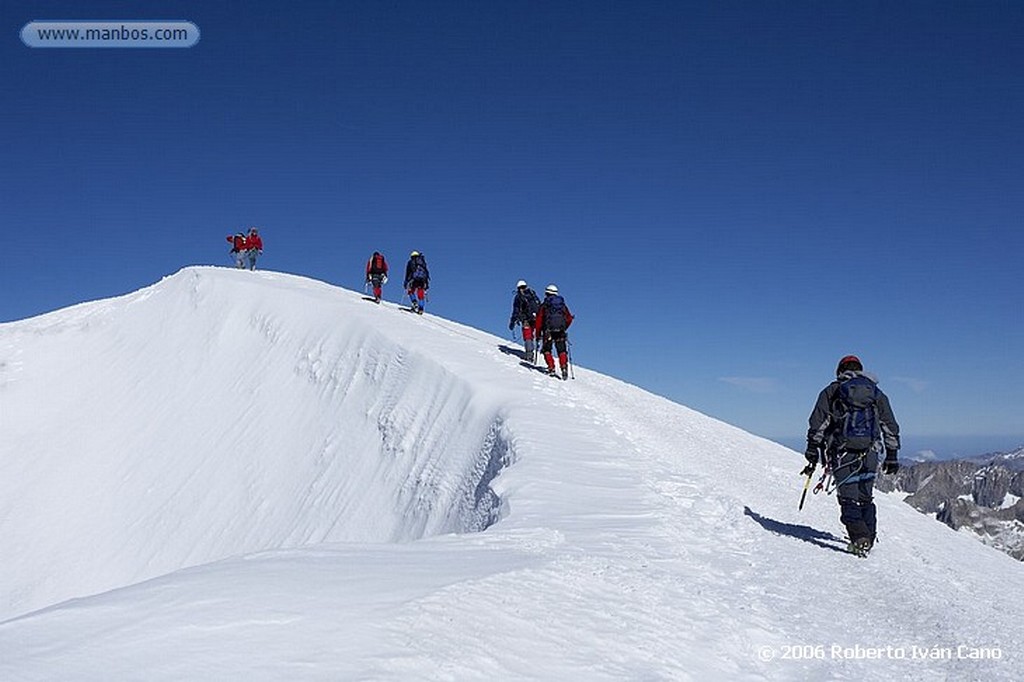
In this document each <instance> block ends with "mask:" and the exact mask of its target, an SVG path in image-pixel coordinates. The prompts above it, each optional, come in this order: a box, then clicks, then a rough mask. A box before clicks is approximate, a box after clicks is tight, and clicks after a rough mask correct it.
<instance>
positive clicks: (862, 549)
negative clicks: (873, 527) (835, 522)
mask: <svg viewBox="0 0 1024 682" xmlns="http://www.w3.org/2000/svg"><path fill="white" fill-rule="evenodd" d="M872 544H873V543H872V542H871V538H857V539H856V540H852V541H851V542H850V546H849V547H847V551H848V552H849V553H850V554H856V555H857V556H859V557H861V558H863V557H866V556H867V555H868V552H870V551H871V546H872Z"/></svg>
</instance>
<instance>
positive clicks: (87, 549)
mask: <svg viewBox="0 0 1024 682" xmlns="http://www.w3.org/2000/svg"><path fill="white" fill-rule="evenodd" d="M361 299H362V297H361V296H360V295H359V294H357V293H354V292H350V291H345V290H341V289H338V288H335V287H331V286H328V285H326V284H323V283H320V282H315V281H312V280H308V279H304V278H300V277H295V276H290V275H284V274H277V273H269V272H256V273H250V272H239V271H234V270H228V269H219V268H188V269H186V270H183V271H182V272H180V273H178V274H176V275H174V276H172V277H169V278H167V279H165V280H163V281H162V282H160V283H158V284H156V285H154V286H152V287H149V288H147V289H144V290H141V291H139V292H136V293H134V294H131V295H128V296H125V297H121V298H117V299H111V300H107V301H99V302H95V303H89V304H83V305H80V306H76V307H74V308H69V309H67V310H62V311H58V312H55V313H51V314H49V315H45V316H41V317H39V318H34V319H30V320H25V321H21V322H17V323H9V324H4V325H0V433H2V434H3V437H2V441H0V547H3V548H4V555H3V559H2V561H0V621H3V622H0V679H3V680H8V679H17V680H22V679H24V680H48V679H54V678H70V679H76V680H78V679H80V680H107V679H140V680H142V679H144V680H180V679H190V680H195V679H210V680H215V679H216V680H219V679H267V680H278V679H323V680H337V679H375V680H379V679H385V680H392V679H393V680H406V679H459V680H461V679H485V678H486V679H494V678H497V679H587V680H604V679H608V680H611V679H702V680H703V679H726V678H728V679H750V680H755V679H825V678H839V679H843V678H849V679H863V678H867V679H922V678H927V677H932V678H945V677H949V678H955V679H1007V680H1009V679H1018V678H1019V677H1020V676H1021V674H1022V671H1024V658H1022V655H1021V653H1020V652H1021V650H1022V644H1024V635H1022V633H1021V628H1020V626H1019V623H1020V622H1022V620H1024V606H1021V600H1019V599H1017V598H1016V597H1010V595H1008V594H1006V592H1007V590H1012V589H1013V586H1016V585H1020V581H1021V578H1022V575H1024V574H1022V570H1024V567H1022V566H1021V565H1020V564H1019V563H1017V562H1015V561H1013V560H1012V559H1010V558H1009V557H1006V556H1004V555H1002V554H999V553H998V552H996V551H994V550H991V549H989V548H986V547H983V546H979V545H977V544H976V543H975V542H973V541H972V540H971V539H970V538H966V537H963V536H960V535H958V534H957V533H955V532H954V531H952V530H950V529H947V528H944V527H942V526H940V525H938V524H935V523H934V522H933V521H931V520H930V519H928V518H925V517H923V516H921V515H919V514H918V513H917V512H916V511H914V510H913V509H911V508H909V507H907V506H906V505H903V504H902V503H901V502H900V500H899V498H898V497H896V496H892V497H890V496H886V495H882V496H880V499H879V514H880V531H881V542H880V544H879V545H878V546H877V547H876V550H875V552H873V553H872V555H871V557H870V558H869V559H867V560H859V559H855V558H853V557H851V556H849V555H846V554H844V553H841V552H839V551H837V548H839V547H841V546H842V545H843V543H842V542H841V536H842V530H841V526H840V525H839V522H838V518H837V517H838V511H837V507H836V504H835V500H834V499H833V498H822V497H821V496H818V497H813V498H812V499H811V500H809V503H808V505H807V507H805V509H804V510H803V511H802V512H797V510H796V502H797V499H798V497H799V492H800V486H801V484H802V480H801V479H800V478H799V476H798V475H797V473H796V472H798V471H799V469H800V467H801V466H802V458H801V457H800V456H799V455H797V454H795V453H793V452H792V451H790V450H787V449H785V448H782V447H781V446H778V445H775V444H773V443H770V442H768V441H765V440H763V439H760V438H757V437H755V436H752V435H749V434H746V433H744V432H742V431H739V430H738V429H735V428H732V427H730V426H728V425H725V424H722V423H721V422H717V421H715V420H713V419H710V418H708V417H705V416H703V415H700V414H698V413H695V412H693V411H692V410H689V409H687V408H685V407H682V406H679V405H677V404H674V403H671V402H669V401H667V400H664V399H662V398H659V397H656V396H653V395H651V394H649V393H646V392H644V391H642V390H640V389H638V388H636V387H633V386H629V385H626V384H623V383H622V382H619V381H617V380H614V379H611V378H608V377H605V376H602V375H600V374H597V373H595V372H591V371H588V370H585V369H582V368H577V370H576V374H577V380H576V381H570V382H561V381H556V380H552V379H550V378H547V377H545V376H543V375H541V374H540V373H538V372H536V371H534V370H532V369H529V368H527V367H523V366H521V365H520V364H519V359H518V357H516V356H515V355H514V354H511V353H510V352H508V349H507V348H505V349H503V346H504V345H505V344H507V343H508V342H505V341H502V340H501V339H499V338H497V337H493V336H491V335H488V334H485V333H482V332H479V331H476V330H473V329H469V328H466V327H464V326H461V325H458V324H456V323H453V322H449V321H445V320H441V319H438V318H436V317H434V316H432V315H430V314H427V315H425V316H423V317H419V316H415V315H410V314H408V313H406V312H403V311H401V310H399V309H397V308H396V307H394V306H393V305H390V304H384V305H381V306H376V305H374V304H372V303H368V302H365V301H363V300H361ZM502 304H504V302H502ZM495 314H496V315H503V314H504V310H503V308H502V309H501V310H497V311H496V313H495ZM484 529H485V530H484ZM480 530H483V532H474V531H480ZM1010 594H1012V592H1011V593H1010ZM1007 597H1010V598H1007ZM886 647H889V648H886ZM929 656H931V657H929ZM967 656H975V657H976V656H985V657H986V658H981V659H979V658H967ZM58 671H73V674H70V675H67V674H65V673H60V674H58Z"/></svg>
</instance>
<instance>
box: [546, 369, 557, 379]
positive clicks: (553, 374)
mask: <svg viewBox="0 0 1024 682" xmlns="http://www.w3.org/2000/svg"><path fill="white" fill-rule="evenodd" d="M548 376H549V377H553V376H558V374H557V373H556V372H555V368H554V367H548Z"/></svg>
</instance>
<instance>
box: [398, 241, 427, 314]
mask: <svg viewBox="0 0 1024 682" xmlns="http://www.w3.org/2000/svg"><path fill="white" fill-rule="evenodd" d="M404 286H405V290H406V292H407V293H408V294H409V302H410V303H411V309H412V312H414V313H419V314H420V315H422V314H423V308H424V307H425V304H426V301H425V299H426V293H427V289H429V288H430V271H429V270H428V269H427V261H426V259H425V258H424V257H423V254H422V253H420V252H419V251H413V252H412V253H410V254H409V262H408V263H406V264H405V284H404Z"/></svg>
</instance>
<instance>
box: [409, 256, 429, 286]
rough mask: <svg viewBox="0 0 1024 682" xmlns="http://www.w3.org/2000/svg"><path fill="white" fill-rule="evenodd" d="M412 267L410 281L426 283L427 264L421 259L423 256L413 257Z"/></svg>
mask: <svg viewBox="0 0 1024 682" xmlns="http://www.w3.org/2000/svg"><path fill="white" fill-rule="evenodd" d="M412 262H413V267H412V281H413V282H416V281H419V282H426V281H427V277H428V275H427V262H426V261H425V260H424V259H423V256H415V257H413V261H412Z"/></svg>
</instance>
